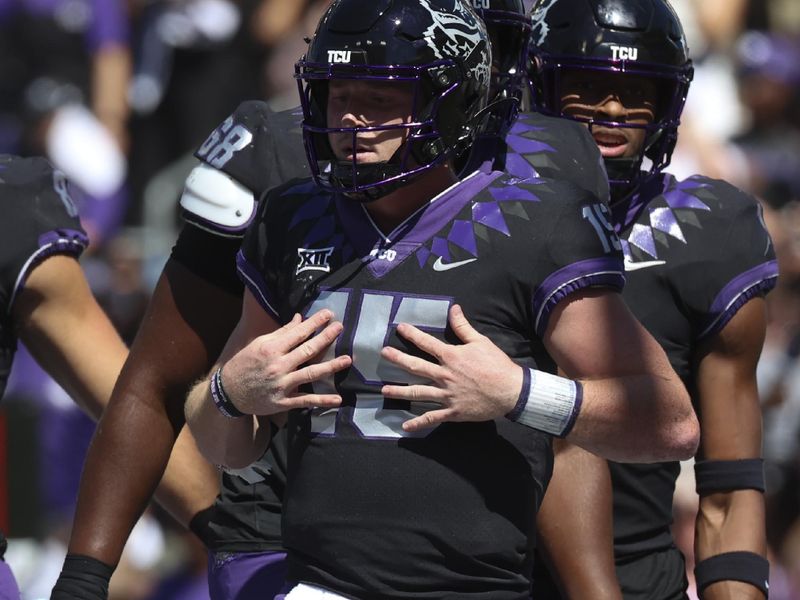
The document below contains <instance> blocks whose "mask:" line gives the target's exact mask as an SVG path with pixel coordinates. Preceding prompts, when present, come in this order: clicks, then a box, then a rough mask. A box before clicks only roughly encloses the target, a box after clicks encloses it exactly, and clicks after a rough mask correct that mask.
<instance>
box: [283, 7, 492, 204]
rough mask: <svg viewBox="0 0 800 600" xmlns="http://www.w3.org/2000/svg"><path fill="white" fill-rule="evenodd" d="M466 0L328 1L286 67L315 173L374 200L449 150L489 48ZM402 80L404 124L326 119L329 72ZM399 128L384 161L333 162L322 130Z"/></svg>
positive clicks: (477, 98) (485, 79)
mask: <svg viewBox="0 0 800 600" xmlns="http://www.w3.org/2000/svg"><path fill="white" fill-rule="evenodd" d="M468 1H469V0H463V1H462V0H370V1H369V2H364V1H363V0H335V1H334V2H333V3H332V4H331V6H330V7H329V8H328V10H327V12H326V13H325V15H324V16H323V17H322V19H321V20H320V22H319V25H318V27H317V31H316V33H315V34H314V37H313V38H312V39H311V40H310V42H309V47H308V51H307V52H306V55H305V56H304V57H303V58H302V59H301V60H300V61H299V62H298V63H297V64H296V66H295V78H296V79H297V81H298V88H299V91H300V101H301V105H302V108H303V117H304V118H303V134H304V139H305V145H306V152H307V154H308V159H309V164H310V167H311V171H312V175H313V177H314V179H315V181H316V182H317V183H318V184H319V185H320V186H322V187H325V188H329V189H334V190H336V191H340V192H344V193H346V194H349V195H351V196H354V197H356V198H358V199H359V200H361V201H369V200H374V199H377V198H380V197H382V196H384V195H386V194H388V193H389V192H391V191H392V190H394V189H396V188H397V187H399V186H402V185H404V184H405V183H406V182H408V181H409V180H410V179H411V178H413V177H415V176H417V175H419V174H421V173H423V172H425V171H427V170H429V169H431V168H432V167H434V166H436V165H439V164H442V163H444V162H445V161H447V160H448V159H451V158H455V157H457V156H459V155H460V154H461V153H462V152H463V151H464V150H465V149H467V148H468V147H469V145H470V143H471V141H472V139H473V138H474V136H475V134H476V130H477V128H478V126H479V121H480V120H481V118H482V114H481V113H482V111H483V109H484V108H485V106H486V103H487V98H488V92H489V80H490V71H491V49H490V45H489V38H488V35H487V33H486V28H485V26H484V24H483V22H482V21H481V20H480V18H479V17H478V16H477V15H476V14H475V12H474V11H473V10H472V8H471V7H470V6H469V4H468V3H467V2H468ZM336 78H341V79H356V80H365V81H384V82H387V81H398V82H411V83H412V84H413V86H414V98H415V102H414V106H415V108H414V114H413V115H412V118H411V122H410V123H402V124H399V125H382V126H377V127H369V128H364V127H330V126H328V124H327V122H326V106H327V90H328V83H329V82H330V80H332V79H336ZM398 128H400V129H405V130H406V131H407V132H408V138H407V140H406V142H405V143H404V144H403V145H402V146H401V147H400V149H399V150H398V151H397V152H396V153H395V155H394V156H393V157H392V158H391V159H390V160H389V161H387V162H384V163H370V164H364V163H362V164H358V163H357V161H356V158H355V157H354V158H353V160H347V161H338V160H337V159H336V158H335V156H334V154H333V151H332V149H331V147H330V144H329V142H328V135H329V134H331V133H348V134H352V135H353V142H354V146H355V138H356V136H357V135H358V133H359V131H362V132H363V131H376V130H390V129H398Z"/></svg>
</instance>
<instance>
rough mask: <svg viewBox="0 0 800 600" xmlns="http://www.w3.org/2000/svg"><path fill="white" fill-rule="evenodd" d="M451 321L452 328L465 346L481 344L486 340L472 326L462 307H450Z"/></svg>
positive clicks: (456, 305)
mask: <svg viewBox="0 0 800 600" xmlns="http://www.w3.org/2000/svg"><path fill="white" fill-rule="evenodd" d="M449 320H450V327H451V328H452V329H453V331H454V332H455V334H456V335H457V336H458V339H460V340H461V341H462V342H464V343H465V344H469V343H470V342H479V341H482V340H483V339H485V338H486V336H484V335H483V334H481V333H479V332H478V330H477V329H475V328H474V327H473V326H472V325H470V322H469V321H467V317H466V316H465V315H464V311H463V310H461V306H459V305H458V304H454V305H453V306H451V307H450V314H449Z"/></svg>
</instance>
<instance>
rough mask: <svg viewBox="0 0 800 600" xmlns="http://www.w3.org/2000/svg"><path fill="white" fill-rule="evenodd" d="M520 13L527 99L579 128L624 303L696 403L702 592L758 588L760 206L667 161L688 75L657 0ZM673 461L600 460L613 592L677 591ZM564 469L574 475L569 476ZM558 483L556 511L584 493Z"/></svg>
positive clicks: (770, 268)
mask: <svg viewBox="0 0 800 600" xmlns="http://www.w3.org/2000/svg"><path fill="white" fill-rule="evenodd" d="M589 9H590V10H589ZM532 16H533V26H534V33H533V42H534V44H535V49H534V56H535V64H536V68H535V70H534V72H533V77H532V79H533V80H534V83H535V91H536V94H535V100H536V104H537V108H538V109H539V110H541V111H543V112H546V113H547V114H551V115H560V116H562V117H564V118H567V119H572V120H577V121H581V122H584V123H587V124H588V127H589V130H590V131H591V133H592V135H593V136H594V138H595V140H596V142H597V144H598V146H599V147H600V150H601V152H602V153H603V156H604V157H605V161H606V166H607V169H608V172H609V177H610V179H611V183H612V222H613V224H614V228H615V230H616V231H617V232H618V233H619V235H620V238H621V239H622V244H623V251H624V253H625V268H626V278H627V281H628V283H627V284H626V287H625V291H624V297H625V300H626V301H627V303H628V305H629V306H630V307H631V309H632V310H633V312H634V314H636V316H637V317H638V318H639V320H640V321H641V322H642V323H643V324H644V325H645V327H647V329H648V330H649V331H650V332H651V333H652V334H653V335H654V336H655V338H656V339H657V340H658V341H659V342H660V343H661V345H662V346H663V347H664V349H665V350H666V352H667V354H668V356H669V358H670V361H671V363H672V365H673V367H674V368H675V370H676V372H677V373H678V374H679V375H680V376H681V378H682V379H683V380H684V382H685V383H686V385H687V387H688V389H689V390H691V391H692V396H693V401H694V404H695V407H696V409H697V411H698V413H699V417H700V422H701V447H700V451H699V453H698V455H697V457H696V458H697V462H696V466H695V475H696V479H697V490H698V492H699V494H700V511H699V514H698V518H697V522H696V539H695V556H696V560H697V566H696V568H695V576H696V580H697V588H698V592H699V594H700V596H701V597H703V598H712V597H713V598H716V597H726V598H728V597H736V598H760V597H763V596H766V594H767V589H768V586H767V579H768V563H767V561H766V559H765V558H764V557H765V551H766V541H765V531H764V505H763V499H762V492H763V490H764V480H763V466H762V460H761V458H760V456H761V454H760V453H761V415H760V410H759V401H758V394H757V389H756V383H755V368H756V363H757V361H758V357H759V354H760V351H761V346H762V343H763V339H764V335H765V315H764V301H763V296H764V295H765V294H766V293H767V292H768V291H769V290H770V289H771V288H772V287H773V286H774V285H775V280H776V277H777V265H776V262H775V255H774V250H773V247H772V244H771V241H770V238H769V235H768V234H767V231H766V229H765V226H764V222H763V220H762V217H761V210H760V207H759V204H758V202H757V201H756V200H755V199H754V198H752V197H751V196H749V195H748V194H745V193H743V192H741V191H740V190H737V189H736V188H734V187H732V186H730V185H728V184H727V183H725V182H723V181H717V180H712V179H709V178H706V177H703V176H699V175H696V176H693V177H690V178H688V179H686V180H684V181H678V180H676V178H675V177H673V176H672V175H669V174H667V173H665V172H663V169H664V167H666V166H667V165H668V164H669V160H670V155H671V153H672V149H673V147H674V145H675V141H676V137H677V128H678V122H679V118H680V114H681V109H682V107H683V102H684V100H685V97H686V93H687V91H688V88H689V83H690V80H691V77H692V65H691V61H690V60H689V57H688V50H687V47H686V42H685V38H684V36H683V31H682V28H681V24H680V22H679V21H678V19H677V17H676V15H675V13H674V12H673V10H672V8H671V7H670V6H669V4H668V3H667V2H665V1H664V0H646V1H640V0H637V1H635V2H634V1H633V0H631V1H630V2H618V1H614V2H611V1H609V0H540V1H539V2H537V4H536V5H535V6H534V7H533V14H532ZM678 469H679V466H678V464H677V463H674V462H670V463H657V464H652V465H630V464H621V463H611V475H612V480H613V492H614V511H613V529H614V550H615V556H616V562H617V575H618V578H619V581H620V584H621V586H622V590H623V593H624V596H625V598H642V599H645V598H647V599H652V598H665V599H666V598H684V597H685V593H686V587H687V582H686V578H685V567H684V561H683V557H682V556H681V555H680V552H679V551H678V550H677V549H676V547H675V545H674V542H673V540H672V537H671V534H670V524H671V522H672V510H671V509H672V495H673V490H674V484H675V479H676V477H677V474H678ZM565 481H566V482H571V481H572V477H570V474H569V473H566V474H565ZM565 487H566V489H562V492H564V493H563V495H561V496H559V497H558V498H557V499H556V502H555V504H556V505H560V507H561V511H562V512H561V514H566V511H564V507H565V506H572V507H574V506H576V505H581V504H584V505H585V504H590V503H591V502H592V498H589V497H587V495H586V494H584V493H583V492H584V490H583V489H582V488H581V487H579V486H575V485H572V486H570V485H566V486H565ZM550 499H551V498H548V500H550ZM553 516H554V517H557V516H558V515H555V514H554V515H553ZM608 516H609V515H606V519H605V522H607V518H608ZM582 525H584V527H583V528H582V529H581V530H580V531H579V532H578V531H577V530H576V529H575V527H573V526H572V523H569V522H568V520H564V519H561V520H560V522H559V523H557V527H556V529H558V530H559V531H560V533H561V535H562V537H561V538H560V539H558V540H549V542H552V543H554V544H555V543H557V542H560V543H561V546H562V548H563V550H564V552H563V553H562V554H561V555H560V556H561V557H562V558H567V559H569V553H568V551H567V550H568V549H569V548H571V547H572V546H573V540H574V539H576V536H587V535H588V536H591V535H593V533H592V532H589V531H587V530H586V527H585V526H586V525H587V523H586V522H582ZM596 525H597V526H598V527H603V526H604V521H603V520H602V519H601V520H600V522H597V523H596ZM575 558H576V559H577V560H580V557H575ZM558 566H559V569H558V570H559V572H560V573H561V574H562V575H563V577H562V578H569V577H570V576H571V575H570V574H571V573H572V572H574V571H575V570H576V569H579V567H580V565H579V563H578V562H574V561H573V562H570V561H569V560H567V561H565V562H564V563H562V564H561V565H558Z"/></svg>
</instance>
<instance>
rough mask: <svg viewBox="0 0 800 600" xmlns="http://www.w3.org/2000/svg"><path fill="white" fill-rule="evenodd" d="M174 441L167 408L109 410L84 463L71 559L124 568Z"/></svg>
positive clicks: (139, 405)
mask: <svg viewBox="0 0 800 600" xmlns="http://www.w3.org/2000/svg"><path fill="white" fill-rule="evenodd" d="M175 437H176V432H175V427H173V425H172V423H171V422H170V419H169V417H168V416H167V414H166V411H165V410H164V409H163V406H160V405H157V404H153V405H150V404H147V403H145V402H125V403H121V402H120V403H115V402H112V403H111V404H110V405H109V407H108V409H107V411H106V413H105V414H104V416H103V419H102V420H101V422H100V424H99V426H98V428H97V430H96V432H95V436H94V438H93V440H92V444H91V446H90V448H89V452H88V454H87V456H86V461H85V463H84V469H83V475H82V477H81V487H80V491H79V494H78V505H77V510H76V513H75V520H74V523H73V530H72V536H71V538H70V544H69V552H70V553H71V554H82V555H86V556H91V557H94V558H96V559H98V560H101V561H103V562H104V563H107V564H109V565H115V564H117V562H119V558H120V555H121V554H122V550H123V548H124V546H125V542H126V541H127V539H128V535H129V534H130V531H131V529H133V526H134V525H135V523H136V521H137V520H138V519H139V517H140V515H141V514H142V512H143V511H144V509H145V507H146V506H147V504H148V503H149V501H150V498H151V496H152V494H153V490H154V489H155V488H156V486H157V485H158V482H159V480H160V479H161V476H162V474H163V472H164V468H165V466H166V464H167V461H168V459H169V456H170V452H171V450H172V446H173V443H174V441H175ZM142 440H147V443H142Z"/></svg>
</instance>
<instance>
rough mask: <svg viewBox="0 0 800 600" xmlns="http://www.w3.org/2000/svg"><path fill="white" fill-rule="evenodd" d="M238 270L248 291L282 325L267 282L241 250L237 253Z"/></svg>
mask: <svg viewBox="0 0 800 600" xmlns="http://www.w3.org/2000/svg"><path fill="white" fill-rule="evenodd" d="M236 268H237V270H238V272H239V278H240V279H241V280H242V281H243V282H244V284H245V285H246V286H247V289H249V290H250V291H251V292H252V293H253V295H254V296H255V297H256V300H258V303H259V304H260V305H261V308H263V309H264V310H265V311H266V312H267V314H268V315H269V316H271V317H272V318H273V319H275V321H276V322H278V323H280V322H281V319H280V315H278V311H277V310H275V304H274V302H273V300H272V294H270V292H269V289H268V288H267V282H266V281H264V277H263V275H261V272H260V271H259V270H258V269H257V268H256V267H255V266H253V265H252V263H250V262H249V261H248V260H247V258H245V256H244V254H243V253H242V251H241V250H239V252H237V253H236Z"/></svg>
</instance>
